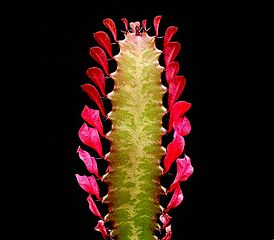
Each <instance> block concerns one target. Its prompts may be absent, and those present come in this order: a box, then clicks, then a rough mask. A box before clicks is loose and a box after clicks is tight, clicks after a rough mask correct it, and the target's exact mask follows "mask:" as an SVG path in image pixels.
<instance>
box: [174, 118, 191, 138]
mask: <svg viewBox="0 0 274 240" xmlns="http://www.w3.org/2000/svg"><path fill="white" fill-rule="evenodd" d="M173 128H174V130H175V132H177V133H178V134H179V135H181V136H182V137H184V136H186V135H188V134H189V133H190V131H191V124H190V122H189V120H188V118H187V117H186V116H184V117H179V118H177V119H176V120H175V121H174V123H173Z"/></svg>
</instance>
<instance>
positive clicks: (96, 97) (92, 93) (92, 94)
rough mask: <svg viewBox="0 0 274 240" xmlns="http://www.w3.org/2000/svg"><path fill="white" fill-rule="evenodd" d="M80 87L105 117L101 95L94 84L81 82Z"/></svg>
mask: <svg viewBox="0 0 274 240" xmlns="http://www.w3.org/2000/svg"><path fill="white" fill-rule="evenodd" d="M81 88H82V90H83V91H84V92H85V93H86V94H87V95H88V97H89V98H90V99H91V100H92V101H94V102H95V103H96V104H97V106H98V108H99V110H100V112H101V113H102V115H103V116H104V117H106V113H105V109H104V105H103V102H102V99H101V96H100V94H99V92H98V91H97V89H96V88H95V87H94V86H92V85H91V84H88V83H86V84H83V85H82V86H81Z"/></svg>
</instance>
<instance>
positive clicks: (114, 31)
mask: <svg viewBox="0 0 274 240" xmlns="http://www.w3.org/2000/svg"><path fill="white" fill-rule="evenodd" d="M103 24H104V25H105V26H106V27H107V28H108V29H109V30H110V32H111V33H112V36H113V38H114V40H115V42H117V29H116V25H115V23H114V22H113V20H112V19H111V18H106V19H104V20H103Z"/></svg>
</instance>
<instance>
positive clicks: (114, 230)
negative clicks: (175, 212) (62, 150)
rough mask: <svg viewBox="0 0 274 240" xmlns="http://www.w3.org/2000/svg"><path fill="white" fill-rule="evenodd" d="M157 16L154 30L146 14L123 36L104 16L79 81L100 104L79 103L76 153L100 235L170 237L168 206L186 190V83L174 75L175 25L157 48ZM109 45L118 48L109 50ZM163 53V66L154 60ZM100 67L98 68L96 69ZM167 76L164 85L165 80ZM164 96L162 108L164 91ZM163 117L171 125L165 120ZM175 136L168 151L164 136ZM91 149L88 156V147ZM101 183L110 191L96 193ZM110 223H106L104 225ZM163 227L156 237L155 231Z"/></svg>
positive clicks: (147, 239)
mask: <svg viewBox="0 0 274 240" xmlns="http://www.w3.org/2000/svg"><path fill="white" fill-rule="evenodd" d="M160 20H161V16H156V17H155V18H154V21H153V25H154V32H155V34H154V36H149V34H148V31H149V29H147V27H146V23H147V20H143V21H142V22H141V23H140V22H131V23H129V24H128V21H127V19H125V18H123V19H122V21H123V23H124V25H125V31H124V39H123V40H118V39H117V35H118V34H117V28H116V25H115V23H114V22H113V20H111V19H110V18H107V19H104V20H103V24H104V25H105V27H106V28H107V29H108V31H109V32H110V33H111V35H112V40H111V38H110V37H109V36H108V34H107V33H105V32H104V31H98V32H95V33H94V39H95V40H96V42H97V43H98V45H99V46H95V47H91V48H90V52H89V53H90V56H91V57H92V58H93V59H94V60H95V61H96V62H97V63H98V66H96V67H90V68H89V69H88V70H87V76H88V77H89V78H90V80H91V81H92V84H91V83H86V84H83V85H82V86H81V87H82V90H83V91H84V92H85V93H86V94H87V96H88V97H89V99H90V100H91V101H92V102H94V103H95V104H96V105H97V106H98V108H97V109H92V108H90V107H88V106H87V105H85V106H84V109H83V111H82V114H81V117H82V119H83V120H84V123H83V125H82V126H81V127H80V130H79V138H80V140H81V142H82V143H83V145H84V147H82V148H81V147H79V148H78V150H77V152H78V154H79V158H80V159H81V160H82V161H83V162H84V164H85V166H86V168H87V170H88V171H89V173H90V174H89V176H85V175H84V176H81V175H79V174H76V178H77V181H78V183H79V185H80V187H81V188H83V189H84V190H85V191H86V192H87V193H88V196H87V201H88V205H89V208H90V210H91V212H92V213H93V214H94V215H95V216H96V217H97V218H98V219H99V220H98V224H97V226H95V230H97V231H100V232H101V233H102V237H103V238H104V239H121V240H127V239H128V240H152V239H160V238H161V239H162V240H169V239H171V236H172V229H171V224H170V219H171V216H169V211H170V210H171V209H172V208H175V207H177V206H178V205H179V204H180V203H181V202H182V200H183V198H184V196H183V193H182V190H181V187H180V183H181V182H182V181H186V180H187V179H188V178H189V176H190V175H191V174H192V172H193V167H192V165H191V160H190V158H189V157H188V156H187V155H186V154H185V153H184V147H185V136H187V135H188V134H189V133H190V131H191V125H190V122H189V120H188V118H187V117H186V116H185V114H186V113H187V111H188V110H189V109H190V107H191V104H190V103H188V102H186V101H178V98H179V97H180V96H181V94H182V92H183V90H184V88H185V85H186V79H185V77H184V76H181V75H178V73H179V70H180V69H179V68H180V65H179V63H178V62H177V61H175V59H176V57H177V56H178V54H179V52H180V50H181V45H180V43H179V42H175V41H172V40H171V39H172V38H173V36H174V35H175V33H176V32H177V31H178V28H177V27H175V26H169V27H168V28H167V29H166V31H165V34H164V38H163V50H159V49H157V48H156V41H157V40H158V39H159V38H160V37H159V36H158V29H159V24H160ZM112 44H116V45H118V47H119V53H118V54H116V55H113V50H112ZM161 54H163V62H164V66H161V65H160V64H159V58H160V56H161ZM108 60H114V61H116V64H117V69H116V70H115V71H114V72H112V73H110V72H109V62H108ZM99 67H101V68H99ZM110 78H111V79H113V81H114V88H113V91H111V92H109V93H106V84H108V81H110ZM162 78H163V79H164V82H165V85H166V86H164V85H163V84H164V83H163V80H162ZM165 93H166V94H167V97H168V101H167V107H164V106H163V96H164V94H165ZM106 99H109V100H110V101H111V105H112V109H111V111H110V112H108V113H107V112H106V110H105V108H104V101H105V100H106ZM165 115H167V116H168V127H167V129H165V128H164V127H163V125H162V120H163V117H164V116H165ZM106 119H108V120H109V121H111V124H112V126H111V130H110V131H109V132H107V133H106V132H105V129H104V125H103V123H102V122H104V121H106ZM165 134H168V135H170V136H171V137H172V141H171V142H170V143H169V144H168V145H167V148H166V149H165V148H164V147H163V146H162V137H163V135H165ZM103 138H104V139H106V140H107V141H108V142H109V144H110V151H109V152H108V153H106V154H104V153H103V152H104V151H103V147H102V142H101V141H102V140H101V139H103ZM89 148H91V149H93V150H95V151H96V154H95V155H96V156H91V154H90V152H89V151H88V149H89ZM101 161H106V162H107V164H108V168H107V170H106V173H105V174H103V175H102V176H101V175H100V174H99V172H98V166H97V164H100V162H101ZM172 165H174V166H175V165H176V169H177V173H176V176H175V177H174V179H173V183H172V184H171V185H170V187H168V188H167V187H163V186H161V183H160V180H161V177H162V176H163V175H165V174H167V173H168V172H169V170H170V168H171V167H172ZM98 182H99V183H101V182H104V183H106V185H107V186H108V193H107V194H106V195H105V196H101V194H100V189H99V187H98ZM162 196H166V197H167V198H170V200H169V203H168V204H167V206H161V205H160V197H162ZM100 204H106V205H107V207H108V214H106V215H105V216H102V214H101V213H100V211H99V208H98V205H100ZM108 223H110V225H108ZM157 231H158V232H160V234H159V235H158V236H157V235H156V234H155V232H157Z"/></svg>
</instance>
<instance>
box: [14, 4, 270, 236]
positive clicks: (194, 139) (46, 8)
mask: <svg viewBox="0 0 274 240" xmlns="http://www.w3.org/2000/svg"><path fill="white" fill-rule="evenodd" d="M252 7H254V6H252ZM28 12H29V15H30V18H29V20H27V22H26V23H25V24H24V27H23V31H22V34H20V39H21V40H24V42H26V44H25V45H23V46H22V44H20V43H21V41H20V40H18V43H19V44H20V48H18V49H19V50H18V52H17V54H18V53H21V50H20V49H21V48H24V50H25V51H26V53H24V54H21V55H20V54H18V55H19V56H20V57H21V58H20V61H21V66H24V70H26V71H27V72H28V75H27V77H26V78H25V81H27V82H25V81H24V84H22V83H19V84H18V89H17V90H18V91H19V92H20V90H21V89H20V88H21V86H22V87H24V96H26V98H25V99H24V100H26V101H25V102H24V106H25V107H24V114H22V115H20V116H21V119H22V120H24V130H23V131H24V133H23V134H24V136H27V137H25V138H24V141H25V139H30V141H28V140H26V144H27V145H28V147H25V148H24V150H23V151H21V153H22V152H23V153H26V155H28V157H27V159H29V161H28V164H27V166H28V167H27V168H28V170H30V172H31V173H30V174H26V175H27V176H26V179H27V182H26V183H25V185H26V186H27V189H28V190H29V191H28V194H26V195H28V196H31V198H30V201H29V200H26V206H27V207H26V209H25V210H26V211H25V213H24V216H28V215H29V214H31V216H32V217H31V218H32V220H33V221H31V222H29V221H27V224H26V225H27V227H25V228H24V230H26V231H27V232H28V233H27V234H28V235H27V236H29V237H31V236H33V237H35V238H36V239H40V238H42V237H43V238H44V237H48V238H49V239H57V238H59V239H83V240H85V239H100V234H99V233H98V232H95V231H94V230H93V228H94V226H95V224H96V221H97V219H96V217H94V216H93V215H92V214H91V213H90V212H89V210H88V206H87V203H86V194H85V193H84V191H82V190H81V189H80V188H79V186H78V185H77V182H76V180H75V176H74V174H75V173H80V174H86V172H85V169H84V166H83V164H82V162H81V161H80V160H79V158H78V156H77V154H76V149H77V147H78V145H79V144H80V141H79V139H78V135H77V132H78V129H79V127H80V126H81V125H82V123H83V121H82V119H81V118H80V114H81V111H82V108H83V106H84V104H87V98H86V96H85V95H84V93H83V92H81V89H80V85H81V84H83V83H86V82H89V80H88V78H87V76H86V75H85V71H86V69H87V68H88V67H90V66H93V65H94V62H93V61H92V60H91V58H90V56H89V54H88V50H89V47H91V46H94V45H95V41H94V39H93V37H92V33H93V32H95V31H98V30H105V31H107V30H106V28H105V27H104V26H103V24H102V20H103V19H104V18H107V17H110V18H112V19H114V21H115V22H116V24H117V27H118V29H123V24H122V23H121V21H120V19H121V18H123V17H126V18H127V19H128V20H129V21H138V20H139V21H141V20H143V19H147V20H148V22H147V26H148V27H153V25H152V21H153V18H154V17H155V16H156V15H162V16H163V17H162V21H161V24H160V30H159V35H163V34H164V31H165V29H166V27H167V26H169V25H175V26H178V27H179V32H178V33H177V34H176V36H175V37H174V40H177V41H179V42H180V43H181V44H182V52H181V53H180V55H179V57H178V60H179V62H180V63H181V70H180V74H183V75H185V76H186V78H187V85H186V89H185V91H184V93H183V95H182V97H181V98H180V99H181V100H186V101H189V102H191V103H192V104H193V105H192V108H191V110H190V111H189V112H188V117H189V119H190V121H191V123H192V132H191V134H190V135H189V136H187V137H186V149H185V152H186V154H188V155H189V156H190V157H191V159H192V165H193V167H194V169H195V170H194V174H193V175H192V176H191V177H190V179H189V180H188V181H187V182H185V183H183V184H182V189H183V193H184V195H185V199H184V201H183V203H182V204H181V205H180V207H178V208H176V209H175V210H172V211H171V215H172V217H173V219H172V229H173V239H184V240H193V239H194V240H198V239H264V237H263V235H265V234H269V232H268V231H269V230H268V229H266V228H267V226H268V224H269V222H271V221H270V220H269V221H266V219H268V217H267V216H268V215H269V209H265V208H264V204H261V202H260V200H259V199H261V198H263V197H262V196H263V194H262V188H264V186H265V185H264V184H261V183H260V184H259V183H258V177H256V176H258V175H259V173H258V172H259V171H258V169H262V168H263V166H262V165H261V162H260V160H259V159H261V158H262V152H260V154H259V153H257V151H256V149H257V148H258V138H256V137H255V136H254V135H255V133H258V132H260V129H259V130H258V127H257V126H258V120H257V118H256V116H257V115H256V114H257V113H258V112H259V109H260V112H261V113H262V110H261V109H262V108H261V101H259V100H257V101H256V100H254V98H250V95H252V96H254V95H257V96H258V92H259V91H260V89H259V87H258V85H257V81H256V79H257V76H255V69H254V68H256V64H255V66H254V65H249V63H250V62H252V60H250V58H251V56H252V54H251V53H250V50H251V49H253V47H254V46H253V45H252V43H250V41H249V40H250V39H251V38H252V36H253V34H250V28H252V31H254V32H255V31H256V29H257V28H260V27H259V26H256V25H254V24H251V22H250V17H251V18H252V16H254V14H253V13H256V11H254V8H252V9H251V6H249V5H244V6H240V5H238V4H232V3H231V4H229V3H227V4H225V3H222V4H218V3H214V4H213V3H212V4H210V3H197V4H195V3H193V4H186V3H185V2H183V3H181V4H179V3H177V2H174V1H166V2H165V3H148V2H147V3H142V2H139V1H138V2H137V1H136V2H127V3H123V2H120V1H112V2H111V1H108V2H106V1H101V2H100V1H97V2H96V3H95V2H94V1H91V2H90V3H85V4H84V3H77V4H76V3H64V4H58V5H57V4H46V3H41V4H40V5H35V6H32V8H30V9H29V10H28ZM23 15H24V17H27V15H28V13H27V12H25V13H24V14H23ZM255 15H256V14H255ZM17 21H18V24H19V23H20V18H19V19H18V20H17ZM24 30H26V32H27V31H28V30H30V34H28V33H25V31H24ZM151 31H152V32H153V29H152V30H151ZM26 35H28V37H26ZM119 36H120V38H121V36H122V33H119ZM255 51H256V48H255V49H254V51H253V52H255ZM18 55H17V56H18ZM250 72H252V74H250ZM253 73H254V74H253ZM18 78H19V80H20V76H18ZM261 81H263V80H261ZM254 88H256V91H255V89H254ZM259 99H260V100H261V99H262V97H261V95H260V98H259ZM26 116H28V117H26ZM29 116H30V117H29ZM24 141H23V142H24ZM24 146H25V145H24ZM256 164H257V165H256ZM254 165H255V166H256V167H255V168H253V167H254ZM24 167H25V166H24ZM264 203H266V202H265V201H264ZM23 221H24V217H23V218H22V222H23ZM272 232H273V231H272ZM266 239H269V238H266Z"/></svg>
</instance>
